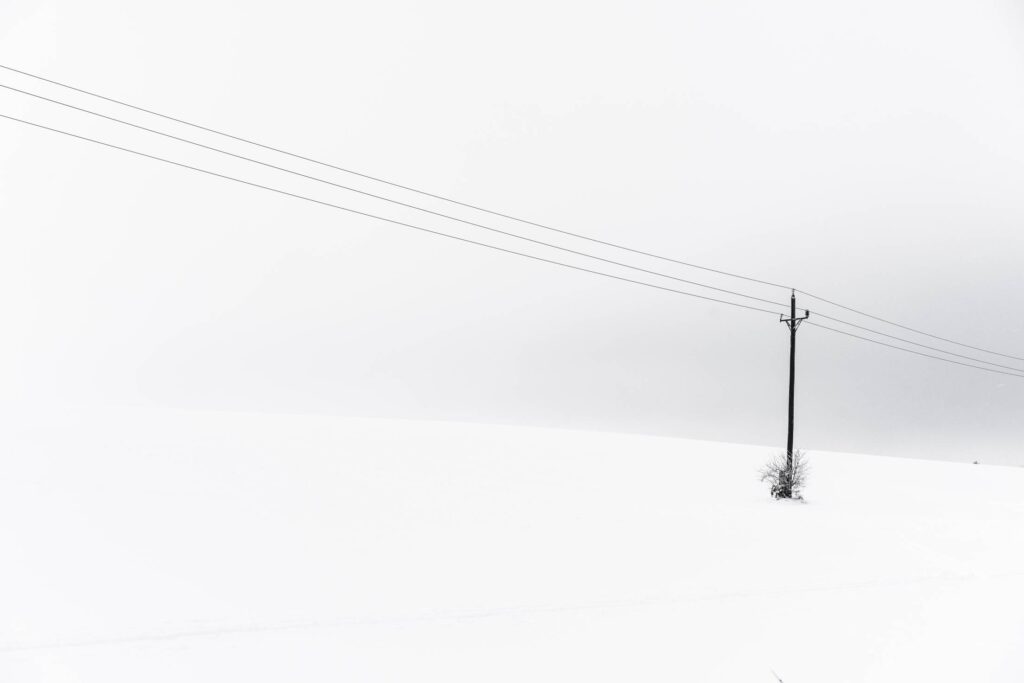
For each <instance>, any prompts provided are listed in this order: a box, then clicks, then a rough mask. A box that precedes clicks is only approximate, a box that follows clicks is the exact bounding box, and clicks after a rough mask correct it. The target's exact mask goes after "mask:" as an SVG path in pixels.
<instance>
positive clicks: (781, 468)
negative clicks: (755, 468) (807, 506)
mask: <svg viewBox="0 0 1024 683" xmlns="http://www.w3.org/2000/svg"><path fill="white" fill-rule="evenodd" d="M787 460H788V459H787V458H786V453H785V452H781V453H776V454H775V455H773V456H772V459H771V460H769V461H768V463H767V464H765V466H764V467H762V468H761V481H762V482H765V483H767V484H768V485H769V486H770V487H771V494H772V498H796V499H797V500H803V496H802V495H800V493H801V491H802V490H803V488H804V484H806V483H807V474H808V472H809V471H810V468H809V466H808V465H807V454H806V453H804V452H803V451H799V450H798V451H793V463H792V467H791V466H790V464H789V462H788V461H787Z"/></svg>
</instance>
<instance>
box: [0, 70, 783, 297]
mask: <svg viewBox="0 0 1024 683" xmlns="http://www.w3.org/2000/svg"><path fill="white" fill-rule="evenodd" d="M0 69H6V70H7V71H12V72H14V73H17V74H21V75H23V76H28V77H29V78H35V79H37V80H40V81H44V82H46V83H52V84H53V85H57V86H60V87H62V88H67V89H68V90H73V91H75V92H80V93H83V94H85V95H89V96H90V97H97V98H99V99H101V100H106V101H107V102H113V103H114V104H118V105H121V106H122V107H128V108H129V109H134V110H136V111H141V112H143V113H146V114H150V115H152V116H158V117H160V118H162V119H166V120H168V121H174V122H175V123H180V124H183V125H185V126H190V127H192V128H196V129H198V130H204V131H206V132H208V133H213V134H215V135H220V136H223V137H226V138H230V139H232V140H237V141H239V142H244V143H246V144H247V145H254V146H256V147H260V148H262V149H266V150H269V151H271V152H277V153H278V154H284V155H286V156H289V157H292V158H293V159H301V160H302V161H308V162H309V163H312V164H317V165H318V166H323V167H325V168H331V169H334V170H336V171H341V172H343V173H348V174H351V175H354V176H359V177H360V178H366V179H367V180H373V181H374V182H378V183H383V184H385V185H390V186H391V187H397V188H399V189H401V190H407V191H408V192H414V193H416V194H419V195H422V196H424V197H431V198H432V199H439V200H441V201H444V202H449V203H450V204H456V205H458V206H462V207H465V208H467V209H473V210H474V211H482V212H483V213H488V214H490V215H492V216H497V217H499V218H505V219H508V220H511V221H516V222H517V223H523V224H524V225H532V226H534V227H536V228H541V229H543V230H550V231H552V232H557V233H561V234H563V235H568V236H570V237H575V238H577V239H581V240H586V241H588V242H593V243H595V244H602V245H604V246H606V247H613V248H615V249H622V250H624V251H629V252H632V253H634V254H640V255H641V256H648V257H650V258H655V259H659V260H661V261H666V262H668V263H675V264H677V265H681V266H687V267H689V268H697V269H698V270H704V271H707V272H710V273H717V274H719V275H726V276H728V277H735V278H739V279H741V280H747V281H749V282H756V283H758V284H762V285H768V286H770V287H778V288H780V289H786V290H789V289H792V287H790V286H788V285H780V284H778V283H776V282H769V281H768V280H759V279H757V278H753V277H748V276H746V275H740V274H738V273H730V272H728V271H724V270H718V269H716V268H709V267H708V266H701V265H698V264H696V263H689V262H687V261H681V260H678V259H674V258H669V257H668V256H662V255H660V254H655V253H653V252H649V251H643V250H641V249H634V248H633V247H627V246H625V245H623V244H616V243H615V242H608V241H605V240H600V239H597V238H595V237H589V236H587V235H583V234H580V233H576V232H570V231H569V230H563V229H561V228H555V227H552V226H550V225H544V224H543V223H538V222H535V221H531V220H527V219H525V218H517V217H515V216H512V215H510V214H506V213H501V212H500V211H493V210H491V209H487V208H484V207H482V206H478V205H476V204H470V203H468V202H462V201H459V200H457V199H452V198H451V197H445V196H443V195H439V194H434V193H432V192H427V191H425V190H418V189H416V188H415V187H410V186H408V185H402V184H401V183H397V182H394V181H391V180H387V179H385V178H379V177H377V176H372V175H370V174H368V173H362V172H360V171H355V170H352V169H350V168H345V167H343V166H337V165H335V164H331V163H328V162H326V161H320V160H318V159H313V158H312V157H307V156H303V155H301V154H296V153H295V152H289V151H288V150H285V149H281V148H279V147H273V146H271V145H267V144H264V143H262V142H257V141H255V140H251V139H249V138H244V137H241V136H238V135H232V134H231V133H225V132H224V131H221V130H217V129H215V128H209V127H207V126H203V125H200V124H198V123H192V122H191V121H186V120H184V119H180V118H176V117H174V116H169V115H167V114H161V113H160V112H158V111H153V110H152V109H146V108H144V107H140V106H138V105H134V104H131V103H129V102H125V101H123V100H118V99H114V98H113V97H107V96H106V95H100V94H99V93H97V92H93V91H91V90H85V89H84V88H78V87H75V86H73V85H68V84H67V83H62V82H60V81H55V80H53V79H50V78H46V77H44V76H39V75H37V74H33V73H29V72H28V71H22V70H21V69H15V68H14V67H11V66H6V65H4V64H0Z"/></svg>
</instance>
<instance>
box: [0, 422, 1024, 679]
mask: <svg viewBox="0 0 1024 683" xmlns="http://www.w3.org/2000/svg"><path fill="white" fill-rule="evenodd" d="M7 417H8V420H6V421H5V425H6V426H4V427H3V433H2V435H0V468H2V469H0V519H2V520H3V521H2V523H0V553H2V555H0V681H5V682H6V681H12V682H28V681H47V682H50V681H54V682H58V681H60V682H62V681H75V682H83V681H84V682H90V683H92V682H95V683H122V682H131V683H138V682H140V681H145V682H146V683H157V682H162V681H175V682H198V683H205V682H217V683H222V682H224V681H246V682H247V683H262V682H270V681H274V682H278V681H303V682H320V681H324V682H326V681H331V682H332V683H334V682H337V681H444V682H445V683H452V682H458V681H466V682H470V681H471V682H473V683H480V682H482V681H487V682H491V681H510V682H511V681H515V682H517V683H519V682H523V681H617V682H618V681H700V682H704V681H729V682H740V681H744V682H746V681H764V682H766V683H772V682H773V681H775V678H774V676H773V674H772V670H774V671H775V672H777V673H778V675H779V677H781V679H782V680H784V681H785V682H786V683H804V682H807V683H810V682H813V683H824V682H828V683H838V682H842V681H858V682H859V681H893V682H897V681H898V682H901V683H906V682H908V681H929V682H931V681H957V682H958V683H959V682H963V681H972V682H974V681H1007V682H1009V681H1013V682H1015V683H1019V682H1020V681H1024V469H1022V468H1010V467H990V466H985V465H977V466H975V465H969V464H957V463H941V462H924V461H913V460H900V459H887V458H876V457H869V456H858V455H839V454H831V453H818V454H812V460H811V463H812V467H813V472H812V478H811V485H810V487H809V489H808V491H807V502H806V503H804V504H799V503H779V502H774V501H772V500H770V499H769V498H768V497H767V495H766V492H765V490H764V488H763V487H762V485H761V484H760V483H759V482H758V481H757V477H756V471H757V469H758V468H759V466H760V465H761V464H762V462H763V461H764V460H766V458H767V456H768V455H769V452H770V451H769V449H764V448H755V447H748V446H735V445H727V444H716V443H703V442H693V441H682V440H676V439H661V438H652V437H640V436H627V435H614V434H598V433H583V432H569V431H556V430H538V429H521V428H513V427H493V426H480V425H462V424H442V423H425V422H424V423H418V422H400V421H386V420H345V419H338V418H331V417H311V416H282V415H247V414H228V413H185V412H181V413H173V412H153V411H146V410H123V411H108V412H103V413H90V414H78V415H75V414H68V415H60V416H57V415H56V414H55V415H53V416H48V417H47V419H46V420H42V419H39V418H32V417H27V416H16V415H12V414H8V416H7ZM970 457H972V458H973V457H977V456H970ZM982 459H983V458H982Z"/></svg>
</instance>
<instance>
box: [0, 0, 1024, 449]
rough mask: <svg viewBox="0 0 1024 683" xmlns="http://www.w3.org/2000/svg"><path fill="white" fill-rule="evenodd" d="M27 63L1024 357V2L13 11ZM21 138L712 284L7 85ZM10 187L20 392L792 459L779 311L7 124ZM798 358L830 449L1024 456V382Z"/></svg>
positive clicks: (10, 318)
mask: <svg viewBox="0 0 1024 683" xmlns="http://www.w3.org/2000/svg"><path fill="white" fill-rule="evenodd" d="M0 63H2V64H6V65H8V66H12V67H16V68H19V69H24V70H27V71H31V72H35V73H39V74H41V75H44V76H47V77H50V78H54V79H57V80H62V81H65V82H68V83H70V84H73V85H77V86H80V87H83V88H87V89H92V90H95V91H98V92H100V93H103V94H106V95H109V96H112V97H116V98H120V99H125V100H127V101H129V102H133V103H136V104H139V105H142V106H145V107H148V108H153V109H156V110H158V111H161V112H165V113H168V114H171V115H175V116H179V117H182V118H185V119H188V120H191V121H196V122H198V123H202V124H205V125H209V126H213V127H216V128H219V129H222V130H226V131H229V132H231V133H234V134H237V135H242V136H247V137H252V138H255V139H257V140H261V141H264V142H267V143H270V144H273V145H276V146H280V147H283V148H285V149H288V150H293V151H296V152H299V153H302V154H306V155H310V156H313V157H316V158H318V159H323V160H326V161H330V162H333V163H336V164H338V165H340V166H343V167H345V168H350V169H355V170H358V171H360V172H364V173H368V174H372V175H376V176H381V177H384V178H388V179H391V180H394V181H397V182H400V183H403V184H408V185H412V186H414V187H418V188H423V189H425V190H429V191H431V192H435V193H440V194H443V195H448V196H453V197H456V198H458V199H461V200H464V201H468V202H472V203H476V204H479V205H482V206H486V207H488V208H493V209H496V210H499V211H502V212H507V213H511V214H514V215H516V216H522V217H525V218H529V219H532V220H536V221H540V222H543V223H545V224H547V225H552V226H557V227H559V228H564V229H567V230H571V231H574V232H579V233H584V234H587V235H590V236H593V237H595V238H599V239H602V240H610V241H612V242H617V243H623V244H627V245H631V246H634V247H637V248H639V249H643V250H647V251H652V252H657V253H659V254H664V255H666V256H670V257H673V258H677V259H681V260H684V261H689V262H694V263H698V264H703V265H707V266H711V267H714V268H720V269H724V270H728V271H732V272H738V273H743V274H746V275H749V276H752V277H756V278H760V279H764V280H769V281H772V282H781V283H784V284H787V285H793V286H796V287H798V288H801V289H804V290H807V291H811V292H815V293H819V294H821V295H822V296H825V297H826V298H829V299H833V300H835V301H839V302H841V303H845V304H848V305H851V306H853V307H854V308H858V309H861V310H865V311H868V312H871V313H873V314H876V315H879V316H881V317H883V318H887V319H890V320H895V321H897V322H901V323H904V324H906V325H910V326H912V327H916V328H920V329H924V330H926V331H932V332H934V333H936V334H939V335H941V336H945V337H950V338H953V339H957V340H962V341H964V342H966V343H968V344H971V345H974V346H979V347H984V348H991V349H994V350H996V351H1002V352H1003V353H1006V354H1011V355H1017V356H1024V287H1022V286H1021V277H1022V273H1024V191H1022V189H1024V126H1022V125H1021V122H1022V121H1024V6H1022V5H1021V4H1020V3H1019V2H1011V1H1009V0H1007V1H989V0H955V1H936V0H927V1H925V0H885V1H876V0H866V1H862V2H857V3H822V2H812V1H810V0H804V1H800V0H782V1H780V2H774V3H764V2H680V1H678V0H676V1H674V2H636V1H635V0H634V1H631V2H614V3H595V2H572V3H571V2H550V1H545V2H517V3H509V4H505V5H499V4H493V3H479V2H451V1H435V2H430V3H415V2H396V1H376V2H372V3H369V2H367V3H326V2H308V1H301V0H300V1H296V2H289V3H285V4H282V3H278V2H261V1H253V0H249V1H247V2H231V1H229V0H202V2H199V1H197V0H182V1H180V2H175V3H139V2H130V1H128V0H122V1H116V0H94V1H92V2H88V3H83V2H80V1H78V0H76V1H73V0H52V1H45V0H4V2H3V3H0ZM0 83H2V84H5V85H9V86H14V87H18V88H23V89H27V90H31V91H33V92H37V93H40V94H44V95H46V96H49V97H56V98H60V99H62V100H65V101H67V102H71V103H74V104H76V105H78V106H83V107H88V108H93V109H96V110H98V111H102V112H104V113H107V114H111V115H115V116H119V117H122V118H127V119H130V120H132V121H135V122H137V123H140V124H143V125H148V126H154V127H159V128H161V129H162V130H165V131H167V132H171V133H174V134H178V135H187V136H189V137H192V138H195V139H197V140H201V141H203V142H204V143H206V144H216V145H218V146H225V147H230V149H231V150H232V151H235V152H238V153H242V154H247V155H251V156H258V157H259V158H260V159H263V160H266V161H269V162H271V163H276V164H283V165H287V166H289V167H290V168H294V169H295V170H299V171H302V172H305V173H312V174H316V175H320V176H323V177H325V178H329V179H331V180H332V181H335V182H339V183H343V184H349V185H352V186H355V187H359V188H363V189H366V190H369V191H374V192H379V193H382V194H387V195H388V196H392V197H395V198H397V199H401V200H403V201H413V202H416V203H417V204H422V205H423V206H428V207H429V208H431V209H434V210H438V211H443V212H450V213H455V214H457V215H459V216H461V217H464V218H466V219H469V220H474V221H478V222H485V223H487V224H489V225H493V226H495V227H500V228H502V229H506V230H515V231H517V232H520V233H522V234H525V235H529V236H531V237H534V238H537V239H544V240H550V241H555V242H557V243H558V244H560V245H562V246H566V247H569V248H573V249H585V250H587V251H588V252H593V253H596V254H600V255H601V256H604V257H606V258H614V259H616V260H622V261H628V262H629V263H632V264H635V265H638V266H641V267H644V268H649V269H655V270H659V271H663V272H667V273H670V274H673V275H675V276H677V277H682V278H686V279H696V280H701V281H703V282H706V283H709V284H713V285H715V286H721V287H728V288H731V289H741V290H742V291H744V292H746V293H749V294H752V295H755V296H759V297H764V298H768V299H773V300H778V301H783V302H784V301H786V300H787V298H788V297H787V294H786V293H785V292H784V291H782V290H779V289H775V288H771V287H765V286H761V285H757V284H754V283H750V282H744V281H738V280H730V279H728V278H720V277H717V276H711V275H710V274H708V273H706V272H702V271H697V270H692V269H689V268H684V267H681V266H673V265H671V264H668V263H664V262H658V261H652V260H650V259H645V258H642V257H639V256H636V255H630V254H623V253H622V252H615V251H614V250H611V249H607V248H602V247H596V246H594V245H593V244H588V243H586V242H581V241H579V240H574V239H571V238H568V237H565V236H559V235H556V234H552V233H550V232H545V231H543V230H540V229H537V228H529V227H527V226H524V225H521V224H516V223H513V222H509V221H504V220H501V219H497V218H494V217H492V216H487V215H485V214H479V213H475V212H473V211H470V210H468V209H465V208H459V207H453V206H451V205H445V204H444V203H442V202H438V201H434V200H427V199H425V198H423V197H422V196H417V195H415V194H411V193H408V192H403V191H401V190H396V189H394V188H388V187H386V186H381V185H378V184H375V183H373V182H370V181H367V180H365V179H360V178H357V177H353V176H350V175H346V174H344V173H341V172H338V171H329V170H327V169H324V168H318V167H316V166H313V165H311V164H308V163H304V162H300V161H296V160H294V159H288V158H286V157H281V156H277V155H274V154H272V153H270V152H267V151H265V150H263V151H261V150H255V149H253V148H250V147H247V146H245V145H243V144H241V143H238V142H230V141H225V140H223V139H221V138H217V137H216V136H212V135H209V134H201V133H198V132H196V131H195V130H190V129H188V128H185V127H183V126H179V125H175V124H172V123H169V122H167V121H161V120H160V119H156V118H153V117H149V116H146V115H144V114H141V113H139V112H132V111H130V110H125V109H123V108H120V107H117V106H116V105H113V104H110V103H104V102H102V101H98V100H95V99H92V98H89V97H87V96H85V95H81V94H76V93H72V92H69V91H65V90H61V89H60V88H57V87H55V86H52V85H47V84H44V83H40V82H37V81H33V80H32V79H29V78H26V77H23V76H18V75H17V74H13V73H10V72H5V71H0ZM0 113H4V114H8V115H13V116H18V117H23V118H28V119H31V120H33V121H37V122H40V123H44V124H46V125H51V126H56V127H59V128H64V129H67V130H70V131H74V132H76V133H79V134H83V135H89V136H95V137H98V138H101V139H104V140H108V141H111V142H115V143H116V144H121V145H126V146H130V147H133V148H135V149H139V150H143V151H146V152H149V153H153V154H159V155H164V156H167V157H169V158H173V159H176V160H179V161H184V162H187V163H191V164H196V165H199V166H202V167H205V168H209V169H211V170H216V171H218V172H222V173H231V174H235V175H238V176H240V177H244V178H247V179H250V180H253V181H255V182H261V183H268V184H272V185H274V186H276V187H280V188H282V189H286V190H289V191H293V192H299V193H302V194H307V195H309V196H312V197H316V198H319V199H322V200H325V201H330V202H334V203H338V204H342V205H345V206H350V207H353V208H356V209H360V210H364V211H368V212H371V213H377V214H380V215H384V216H388V217H391V218H395V219H398V220H407V221H411V222H415V223H417V224H419V225H422V226H424V227H430V228H433V229H438V230H444V231H446V232H450V233H452V234H457V235H463V236H467V237H472V238H473V239H480V240H483V241H487V242H489V243H492V244H497V245H501V246H507V247H510V248H516V249H521V250H524V251H528V252H530V253H534V254H538V255H541V256H544V257H550V258H557V259H560V260H565V261H567V262H571V263H574V264H578V265H581V266H585V267H597V268H599V269H602V270H605V271H607V272H612V273H615V274H619V275H624V276H637V277H642V278H643V279H646V280H648V281H651V282H657V283H659V284H662V285H666V286H672V287H679V288H681V289H687V290H689V291H694V288H693V287H687V286H685V285H681V284H680V283H673V282H672V281H670V280H669V281H666V280H663V279H658V278H656V277H654V276H643V275H642V274H639V275H638V274H636V273H632V275H630V271H625V270H623V269H621V268H615V267H612V266H608V265H607V264H603V265H602V264H600V263H595V262H592V261H590V262H588V261H587V260H586V259H583V258H580V257H574V256H571V255H566V254H559V253H558V252H552V251H551V250H546V249H542V248H541V247H539V246H537V245H529V244H523V243H520V244H518V245H517V244H515V240H511V239H508V238H502V237H500V236H495V235H488V234H487V233H481V231H479V230H476V229H474V228H471V227H468V226H465V225H459V224H452V223H450V222H447V221H444V220H442V219H439V218H437V217H431V216H424V215H422V214H418V213H417V212H414V211H410V210H405V209H400V208H399V207H395V206H389V205H387V204H384V203H381V202H378V201H373V200H369V199H366V198H365V197H359V196H356V195H353V194H352V193H349V192H345V191H342V190H339V189H335V188H330V187H327V186H324V185H318V184H316V183H313V182H309V181H303V180H301V179H297V178H295V177H289V176H287V175H285V174H281V173H278V172H274V171H270V170H267V169H260V168H253V167H251V166H248V165H246V164H244V163H242V162H239V161H231V160H227V159H225V158H222V157H218V155H216V154H213V153H210V152H204V151H202V150H198V149H195V148H188V147H186V146H183V145H181V144H177V143H173V142H170V141H167V140H161V139H159V138H155V137H154V136H152V135H147V134H145V133H142V132H138V131H131V130H126V129H124V128H122V127H119V126H117V125H115V124H112V123H109V122H106V123H104V122H102V121H97V120H94V119H92V118H91V117H89V116H87V115H85V114H81V113H75V112H71V111H67V110H61V109H60V108H59V107H57V106H54V105H52V104H46V103H43V102H39V101H33V100H31V99H30V98H27V97H25V96H23V95H20V94H17V93H13V92H10V91H3V92H0ZM0 161H2V164H0V217H2V221H0V290H2V292H3V294H2V298H0V302H2V303H0V379H2V382H0V384H2V388H0V394H2V395H3V398H4V400H6V401H10V402H14V403H15V404H19V405H30V406H39V407H44V408H45V406H46V405H47V404H49V403H52V402H58V403H72V404H80V405H122V404H132V405H156V406H173V407H180V408H200V409H223V410H246V411H248V410H255V411H274V412H315V413H335V414H359V415H381V416H401V417H424V418H431V419H435V418H438V419H459V420H480V421H491V422H505V423H521V424H530V425H548V426H559V427H569V428H587V429H601V430H609V431H637V432H645V433H652V434H665V435H678V436H687V437H694V438H703V439H714V440H722V441H735V442H749V443H759V444H777V445H779V446H783V445H784V443H785V428H786V422H785V419H786V390H787V384H786V383H787V363H788V334H787V332H786V329H785V327H784V326H783V325H781V324H780V323H779V322H778V321H777V319H776V318H773V317H772V316H771V315H768V314H764V313H759V312H753V311H747V310H742V309H737V308H732V307H728V306H723V305H720V304H714V303H710V302H705V301H700V300H697V299H693V298H689V297H683V296H678V295H675V294H671V293H667V292H662V291H657V290H653V289H649V288H644V287H638V286H634V285H630V284H627V283H624V282H619V281H614V280H609V279H605V278H600V277H597V276H592V275H588V274H586V273H581V272H577V271H571V270H567V269H563V268H558V267H555V266H552V265H549V264H545V263H540V262H536V261H528V260H526V259H522V258H519V257H515V256H510V255H507V254H503V253H498V252H495V251H492V250H486V249H482V248H479V247H475V246H473V245H468V244H464V243H458V242H454V241H451V240H446V239H443V238H439V237H435V236H432V235H428V234H424V233H417V232H415V231H412V230H409V229H406V228H401V227H397V226H394V225H389V224H386V223H381V222H379V221H375V220H372V219H368V218H361V217H357V216H353V215H351V214H346V213H343V212H340V211H336V210H332V209H329V208H325V207H323V206H317V205H314V204H310V203H306V202H301V201H298V200H294V199H291V198H288V197H283V196H280V195H274V194H271V193H267V192H264V191H261V190H257V189H253V188H250V187H244V186H241V185H237V184H234V183H229V182H227V181H223V180H219V179H216V178H211V177H208V176H202V175H200V174H197V173H193V172H191V171H186V170H183V169H180V168H174V167H170V166H167V165H164V164H160V163H157V162H154V161H150V160H147V159H142V158H138V157H133V156H130V155H127V154H125V153H122V152H117V151H114V150H109V149H103V148H99V147H97V146H95V145H91V144H88V143H85V142H81V141H78V140H73V139H70V138H66V137H63V136H59V135H56V134H53V133H49V132H46V131H40V130H33V129H29V128H28V127H26V126H24V125H21V124H17V123H14V122H11V121H8V120H0ZM801 305H806V306H807V307H809V308H811V310H812V315H813V312H814V311H820V312H822V313H826V314H829V315H836V316H838V317H846V318H848V319H850V320H853V321H856V322H858V323H859V324H864V325H869V326H875V325H876V323H875V322H874V321H871V320H868V319H859V318H856V317H855V316H852V315H850V314H847V313H845V312H843V311H841V310H837V309H832V308H828V307H826V306H824V305H822V304H819V303H817V302H812V301H810V300H806V301H804V300H801ZM812 320H813V318H812ZM882 329H885V331H887V332H890V333H893V334H900V335H902V334H904V332H903V331H900V330H898V329H893V328H882ZM913 339H915V340H916V341H919V342H922V343H927V344H929V345H932V344H937V343H938V342H936V341H935V340H929V339H928V338H922V337H913ZM947 348H950V349H951V350H953V351H956V352H959V353H964V354H970V355H974V356H978V357H981V358H983V359H986V360H990V361H994V362H999V363H1004V364H1007V365H1015V364H1016V365H1017V366H1019V367H1024V362H1015V361H1013V360H1011V359H1007V358H1000V357H996V356H988V355H983V354H979V353H977V352H973V351H971V350H969V349H964V348H957V347H947ZM798 350H799V353H798V395H797V445H798V446H803V447H807V448H811V449H824V450H847V451H861V452H869V453H879V454H888V455H908V456H915V457H938V458H952V459H969V460H974V459H979V460H982V461H987V462H1007V463H1015V464H1021V465H1024V379H1017V378H1014V377H1006V376H1001V375H997V374H990V373H986V372H980V371H976V370H971V369H967V368H963V367H959V366H956V365H951V364H946V363H940V362H937V361H932V360H929V359H926V358H920V357H917V356H912V355H910V354H906V353H900V352H897V351H893V350H890V349H886V348H883V347H880V346H876V345H873V344H869V343H866V342H861V341H858V340H855V339H848V338H845V337H840V336H838V335H835V334H832V333H829V332H826V331H823V330H820V329H817V328H812V327H804V328H801V330H800V333H799V349H798ZM926 352H927V351H926Z"/></svg>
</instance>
